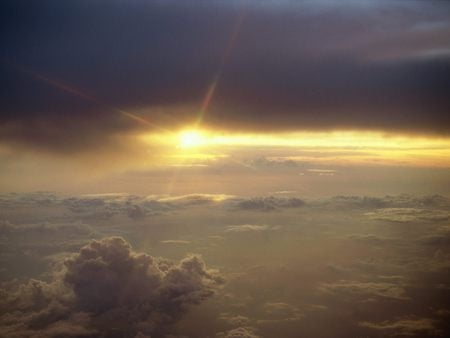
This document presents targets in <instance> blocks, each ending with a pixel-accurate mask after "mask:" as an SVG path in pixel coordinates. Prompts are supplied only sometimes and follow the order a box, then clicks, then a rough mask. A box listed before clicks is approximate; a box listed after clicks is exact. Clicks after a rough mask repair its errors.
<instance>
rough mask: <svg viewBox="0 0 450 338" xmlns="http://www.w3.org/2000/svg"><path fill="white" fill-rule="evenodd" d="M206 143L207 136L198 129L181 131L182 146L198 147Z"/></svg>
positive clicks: (180, 141)
mask: <svg viewBox="0 0 450 338" xmlns="http://www.w3.org/2000/svg"><path fill="white" fill-rule="evenodd" d="M204 143H205V136H204V135H202V134H201V133H200V132H198V131H196V130H186V131H183V132H181V133H180V136H179V146H180V147H182V148H192V147H198V146H201V145H203V144H204Z"/></svg>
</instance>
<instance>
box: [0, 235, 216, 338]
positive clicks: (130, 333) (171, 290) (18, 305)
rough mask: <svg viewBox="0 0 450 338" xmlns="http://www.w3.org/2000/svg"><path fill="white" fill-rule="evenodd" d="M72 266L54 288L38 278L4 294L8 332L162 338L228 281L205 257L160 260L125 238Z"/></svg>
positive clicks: (87, 251)
mask: <svg viewBox="0 0 450 338" xmlns="http://www.w3.org/2000/svg"><path fill="white" fill-rule="evenodd" d="M64 264H65V270H64V271H62V272H60V273H58V274H57V275H56V276H55V278H54V280H53V281H52V282H51V283H46V282H43V281H38V280H31V281H30V282H28V283H27V284H23V285H20V286H19V287H18V288H17V289H16V291H15V292H11V291H9V292H7V291H3V292H4V295H5V297H3V300H2V309H4V310H3V311H2V313H1V317H0V322H1V327H2V329H1V333H2V335H4V336H8V337H27V336H39V337H61V336H68V337H88V336H92V335H101V336H102V337H117V336H121V337H135V336H137V335H139V334H141V335H157V336H158V335H162V334H164V333H166V332H167V330H168V329H169V328H170V325H172V324H173V323H174V322H176V321H177V320H178V319H180V317H181V316H182V315H183V313H184V312H185V311H186V310H187V307H188V306H190V305H193V304H198V303H200V302H202V301H203V300H205V299H206V298H208V297H210V296H211V295H212V294H213V293H214V290H215V289H216V287H217V286H218V285H220V284H221V283H222V278H221V277H220V275H219V274H218V273H217V272H216V271H212V270H209V269H207V268H206V266H205V263H204V262H203V260H202V259H201V258H200V257H199V256H195V255H191V256H188V257H186V258H184V259H183V260H181V261H180V262H178V263H174V262H171V261H168V260H163V259H156V258H153V257H151V256H149V255H146V254H138V253H135V252H133V251H132V250H131V248H130V245H129V244H128V243H127V242H125V241H124V240H123V239H122V238H120V237H110V238H105V239H103V240H101V241H92V242H91V243H89V244H88V245H86V246H84V247H83V248H81V250H80V251H79V253H78V254H76V255H74V256H73V257H72V258H70V259H67V260H66V261H65V263H64Z"/></svg>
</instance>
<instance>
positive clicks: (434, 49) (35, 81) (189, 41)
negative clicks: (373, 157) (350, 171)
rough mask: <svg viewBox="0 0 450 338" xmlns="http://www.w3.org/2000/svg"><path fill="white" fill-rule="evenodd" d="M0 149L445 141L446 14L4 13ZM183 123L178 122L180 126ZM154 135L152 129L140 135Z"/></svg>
mask: <svg viewBox="0 0 450 338" xmlns="http://www.w3.org/2000/svg"><path fill="white" fill-rule="evenodd" d="M0 12H1V13H2V14H1V33H0V34H1V35H0V38H1V40H0V41H1V45H2V52H1V55H0V57H1V60H2V61H1V62H0V73H1V79H2V80H1V81H2V85H1V90H0V104H1V115H0V119H1V120H0V122H1V127H0V137H1V139H3V140H4V141H7V142H10V143H12V144H16V143H18V144H25V145H26V144H28V145H30V144H33V146H35V147H40V148H44V149H50V150H55V151H63V152H64V151H76V150H80V149H85V148H87V147H88V146H89V145H92V144H101V143H105V142H113V141H114V139H113V138H114V136H115V135H118V134H122V133H126V132H129V131H132V130H135V129H136V128H142V127H143V126H142V125H139V123H137V122H136V121H133V120H132V119H128V118H126V117H125V116H124V115H123V114H121V113H120V112H119V108H120V109H125V110H128V111H134V110H135V109H139V111H140V114H141V115H142V116H144V117H146V118H147V119H148V120H150V121H151V122H157V123H158V124H163V125H166V126H171V127H173V126H174V123H175V124H176V123H180V124H183V123H186V122H188V121H192V120H193V119H194V117H195V116H196V115H197V113H198V110H199V107H200V105H201V101H202V99H203V97H204V95H205V93H206V91H207V88H208V86H209V85H210V84H211V83H212V81H213V80H214V78H215V76H216V74H217V71H218V69H219V67H220V64H221V62H222V60H223V58H224V55H227V52H226V50H227V49H229V47H227V46H228V45H229V40H230V36H231V35H232V32H233V31H234V30H236V29H237V26H238V22H239V20H240V18H243V21H242V25H241V27H240V29H239V33H238V36H237V39H236V40H235V42H234V44H232V48H231V54H229V55H230V57H229V58H227V61H226V62H225V65H224V67H223V69H222V73H221V74H222V75H221V77H220V79H219V83H218V86H217V90H216V93H215V95H214V97H213V100H212V104H211V105H210V106H209V111H208V113H207V115H206V118H205V123H206V124H209V125H215V126H219V127H221V128H231V127H233V128H235V127H239V128H240V129H251V130H261V129H271V130H284V129H323V128H341V127H354V128H369V129H370V128H372V129H373V128H379V129H392V130H397V129H401V130H403V131H411V130H418V131H423V132H442V133H448V132H449V127H448V126H449V125H450V123H449V118H448V114H447V112H448V110H449V108H450V100H449V97H450V95H448V88H450V80H449V79H450V61H449V55H450V38H449V36H450V34H449V32H450V24H449V18H450V6H449V4H448V3H446V2H443V1H435V2H433V1H427V2H403V1H378V2H376V3H374V2H361V1H348V2H339V3H337V2H332V1H329V2H325V1H323V2H322V1H317V2H316V1H314V2H312V1H306V2H299V3H297V2H291V1H230V2H224V1H223V2H222V1H193V0H191V1H141V0H136V1H131V2H123V1H64V2H61V1H56V0H45V1H21V0H19V1H17V0H14V1H3V2H2V5H1V10H0ZM172 118H173V119H175V120H176V121H178V122H173V120H172ZM144 127H146V128H148V126H144Z"/></svg>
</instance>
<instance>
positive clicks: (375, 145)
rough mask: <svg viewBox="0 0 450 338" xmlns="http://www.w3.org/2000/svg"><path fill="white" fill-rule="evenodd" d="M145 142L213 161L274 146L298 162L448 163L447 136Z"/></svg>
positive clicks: (158, 136)
mask: <svg viewBox="0 0 450 338" xmlns="http://www.w3.org/2000/svg"><path fill="white" fill-rule="evenodd" d="M143 140H144V141H145V142H146V143H149V144H152V145H160V146H164V147H167V148H168V149H172V150H169V151H168V153H167V156H169V157H172V158H176V157H178V158H180V157H183V158H185V159H199V160H201V159H205V158H208V160H213V159H217V158H219V157H224V156H232V154H233V152H236V151H241V152H242V151H245V150H246V149H249V150H250V149H252V151H255V150H256V149H258V150H261V151H269V150H270V151H274V150H275V149H276V150H282V151H283V152H292V155H291V157H292V158H294V157H295V158H296V159H298V160H308V161H311V160H313V159H314V158H315V159H316V161H320V162H322V161H333V162H334V163H336V164H338V163H340V164H351V163H354V164H355V163H359V164H388V165H412V166H438V167H450V138H444V137H441V138H440V137H425V136H417V135H400V134H389V133H381V132H362V131H333V132H291V133H281V132H280V133H270V134H269V133H254V134H251V133H247V134H245V133H225V132H219V131H209V130H185V131H181V132H180V133H179V134H177V135H175V136H174V135H171V134H166V133H153V134H147V135H143ZM199 147H201V149H202V155H201V156H199V153H198V151H194V150H195V149H198V148H199ZM299 152H301V153H302V154H299ZM308 153H309V154H311V155H308ZM319 153H320V156H319V155H318V154H319Z"/></svg>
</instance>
